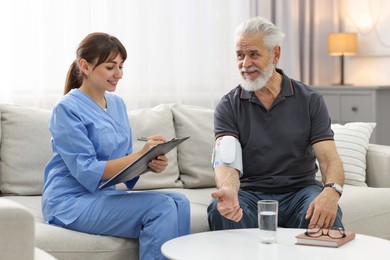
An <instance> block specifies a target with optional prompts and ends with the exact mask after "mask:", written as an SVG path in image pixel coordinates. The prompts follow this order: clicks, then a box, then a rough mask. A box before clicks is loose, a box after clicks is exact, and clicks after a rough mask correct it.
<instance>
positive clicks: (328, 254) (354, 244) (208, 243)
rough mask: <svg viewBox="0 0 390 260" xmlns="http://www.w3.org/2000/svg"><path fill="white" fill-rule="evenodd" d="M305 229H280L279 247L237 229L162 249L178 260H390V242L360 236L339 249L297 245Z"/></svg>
mask: <svg viewBox="0 0 390 260" xmlns="http://www.w3.org/2000/svg"><path fill="white" fill-rule="evenodd" d="M304 231H305V230H303V229H287V228H280V229H278V235H277V243H275V244H262V243H260V240H259V232H258V229H237V230H224V231H213V232H203V233H196V234H191V235H187V236H182V237H178V238H175V239H172V240H170V241H168V242H166V243H164V245H163V246H162V248H161V250H162V253H163V255H164V256H165V257H167V258H168V259H175V260H181V259H183V260H184V259H185V260H192V259H194V260H195V259H196V260H207V259H213V260H218V259H223V260H229V259H234V260H247V259H248V260H252V259H256V260H260V259H267V260H271V259H283V260H284V259H288V260H305V259H307V260H321V259H324V260H338V259H342V260H349V259H350V260H360V259H369V260H377V259H386V260H388V259H390V241H389V240H385V239H381V238H376V237H371V236H365V235H360V234H356V238H355V239H354V240H353V241H351V242H349V243H347V244H345V245H343V246H341V247H339V248H328V247H317V246H302V245H295V243H296V238H295V236H296V235H298V234H300V233H303V232H304Z"/></svg>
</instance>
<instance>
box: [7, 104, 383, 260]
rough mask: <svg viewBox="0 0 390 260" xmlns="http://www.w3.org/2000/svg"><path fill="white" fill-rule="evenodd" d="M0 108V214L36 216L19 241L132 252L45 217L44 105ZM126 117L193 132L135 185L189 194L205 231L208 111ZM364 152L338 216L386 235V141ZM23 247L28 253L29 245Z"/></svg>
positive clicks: (142, 112)
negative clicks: (157, 170) (359, 180)
mask: <svg viewBox="0 0 390 260" xmlns="http://www.w3.org/2000/svg"><path fill="white" fill-rule="evenodd" d="M0 114H1V123H0V127H1V128H0V129H1V130H0V137H1V143H0V147H1V150H0V192H1V194H0V196H1V197H0V208H1V212H0V216H1V215H3V214H5V212H10V213H8V215H7V214H6V215H4V216H5V218H6V219H7V218H8V219H9V221H10V222H12V221H13V222H15V221H16V222H18V221H19V219H18V216H17V215H18V214H17V213H13V212H14V211H12V210H13V208H14V207H15V204H16V205H18V206H17V207H18V208H20V209H24V211H26V212H28V213H29V214H30V215H32V216H34V219H35V226H34V227H33V229H32V230H34V228H35V241H31V239H32V238H31V237H29V239H27V240H28V241H24V242H23V243H27V244H29V245H30V247H32V246H35V247H36V248H37V250H39V249H40V250H43V251H45V252H47V253H49V254H51V255H52V256H54V257H56V258H57V259H72V260H76V259H83V260H86V259H94V260H96V259H138V242H137V241H136V240H132V239H123V238H116V237H105V236H97V235H90V234H85V233H80V232H76V231H72V230H67V229H64V228H59V227H55V226H50V225H47V224H45V223H44V221H43V218H42V213H41V192H42V187H43V171H44V167H45V164H46V163H47V161H48V160H49V158H50V156H51V148H50V142H49V140H50V135H49V132H48V128H47V126H48V118H49V114H50V111H48V110H43V109H38V108H31V107H25V106H19V105H10V104H0ZM129 117H130V120H131V124H132V127H133V135H134V137H137V136H140V135H142V136H147V135H151V134H156V133H159V134H163V135H165V136H167V137H174V136H177V137H184V136H188V135H190V136H191V138H190V139H189V140H188V141H186V142H185V143H183V144H181V145H180V146H179V147H178V148H177V149H175V150H173V151H171V152H170V153H169V154H168V158H169V160H170V164H169V166H168V168H167V169H166V170H165V171H164V172H163V173H161V174H154V173H147V174H145V175H143V176H142V178H141V179H140V181H139V182H138V183H137V185H136V187H135V188H136V190H138V191H140V192H142V191H143V190H148V189H171V190H176V191H178V192H182V193H184V194H185V195H187V197H188V198H189V200H190V201H191V232H192V233H196V232H204V231H208V230H209V228H208V224H207V212H206V210H207V206H208V204H209V202H210V200H211V196H210V193H211V192H212V191H213V190H214V189H215V188H214V185H215V183H214V177H213V172H212V169H211V167H210V155H211V150H212V147H213V143H214V135H213V130H212V129H213V111H212V110H209V109H205V108H200V107H191V106H186V105H180V104H166V105H165V104H164V105H160V106H157V107H154V108H150V109H137V110H132V111H129ZM135 139H136V138H135ZM141 146H142V143H139V142H137V141H135V143H134V150H137V149H139V148H140V147H141ZM366 157H367V171H366V178H365V176H363V177H364V179H365V182H366V183H367V185H368V186H369V187H365V186H352V185H345V192H344V194H343V196H342V198H341V200H340V205H341V207H342V209H343V212H344V217H343V223H344V225H345V227H346V228H347V229H350V230H354V231H356V232H358V233H361V234H367V235H372V236H377V237H381V238H385V239H390V222H389V219H390V146H381V145H373V144H369V145H368V153H367V156H366ZM346 163H348V162H346ZM359 185H362V184H359ZM363 185H365V184H364V183H363ZM118 188H123V186H118ZM10 201H11V203H10ZM31 225H33V223H32V222H31V223H30V227H29V229H27V228H19V229H13V231H12V232H15V233H19V234H20V236H24V234H25V233H28V232H30V233H31ZM7 226H8V221H6V220H4V218H1V221H0V241H7V240H8V234H6V233H5V232H2V231H3V230H7V229H6V228H7ZM26 237H28V236H26ZM20 243H22V242H20ZM5 247H8V248H5ZM6 249H7V250H11V251H12V250H13V249H14V251H15V252H14V254H15V258H14V259H20V258H19V257H18V256H19V255H18V254H19V253H20V250H18V245H16V244H12V243H11V244H10V243H8V244H7V243H0V252H5V250H6ZM29 254H30V255H31V254H34V250H33V249H31V250H30V251H29ZM31 259H33V256H32V258H31Z"/></svg>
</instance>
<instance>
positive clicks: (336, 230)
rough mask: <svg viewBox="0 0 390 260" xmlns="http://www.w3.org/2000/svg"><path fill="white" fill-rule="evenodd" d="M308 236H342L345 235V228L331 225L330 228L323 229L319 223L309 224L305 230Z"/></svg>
mask: <svg viewBox="0 0 390 260" xmlns="http://www.w3.org/2000/svg"><path fill="white" fill-rule="evenodd" d="M305 235H306V236H309V237H320V236H328V237H330V238H336V239H338V238H343V237H345V230H344V228H342V227H338V226H333V227H332V228H331V229H323V228H322V227H321V226H320V225H317V224H315V225H309V227H308V228H307V230H306V232H305Z"/></svg>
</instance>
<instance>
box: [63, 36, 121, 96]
mask: <svg viewBox="0 0 390 260" xmlns="http://www.w3.org/2000/svg"><path fill="white" fill-rule="evenodd" d="M118 54H120V55H121V56H122V58H123V60H126V58H127V52H126V49H125V47H124V46H123V44H122V43H121V42H120V41H119V40H118V39H117V38H116V37H114V36H112V35H109V34H106V33H91V34H89V35H87V36H86V37H85V38H84V39H83V40H82V41H81V42H80V44H79V47H78V48H77V51H76V59H75V60H74V61H73V63H72V64H71V65H70V67H69V70H68V73H67V75H66V81H65V89H64V95H65V94H67V93H68V92H69V91H70V90H71V89H74V88H79V87H80V86H81V85H82V83H83V74H82V72H81V71H80V68H79V65H78V61H79V60H81V59H85V60H86V61H87V62H88V63H93V62H96V63H95V66H94V69H95V68H96V67H97V66H99V65H100V64H102V63H103V62H105V61H107V60H110V59H111V58H112V59H113V58H115V57H116V56H117V55H118Z"/></svg>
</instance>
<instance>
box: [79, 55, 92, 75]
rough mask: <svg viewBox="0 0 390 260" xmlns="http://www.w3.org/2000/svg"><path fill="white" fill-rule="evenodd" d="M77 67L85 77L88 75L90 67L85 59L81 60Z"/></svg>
mask: <svg viewBox="0 0 390 260" xmlns="http://www.w3.org/2000/svg"><path fill="white" fill-rule="evenodd" d="M79 67H80V70H81V71H82V72H83V74H85V75H87V76H88V75H89V73H90V70H89V69H90V67H89V63H88V62H87V61H86V60H85V59H81V60H80V61H79Z"/></svg>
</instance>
